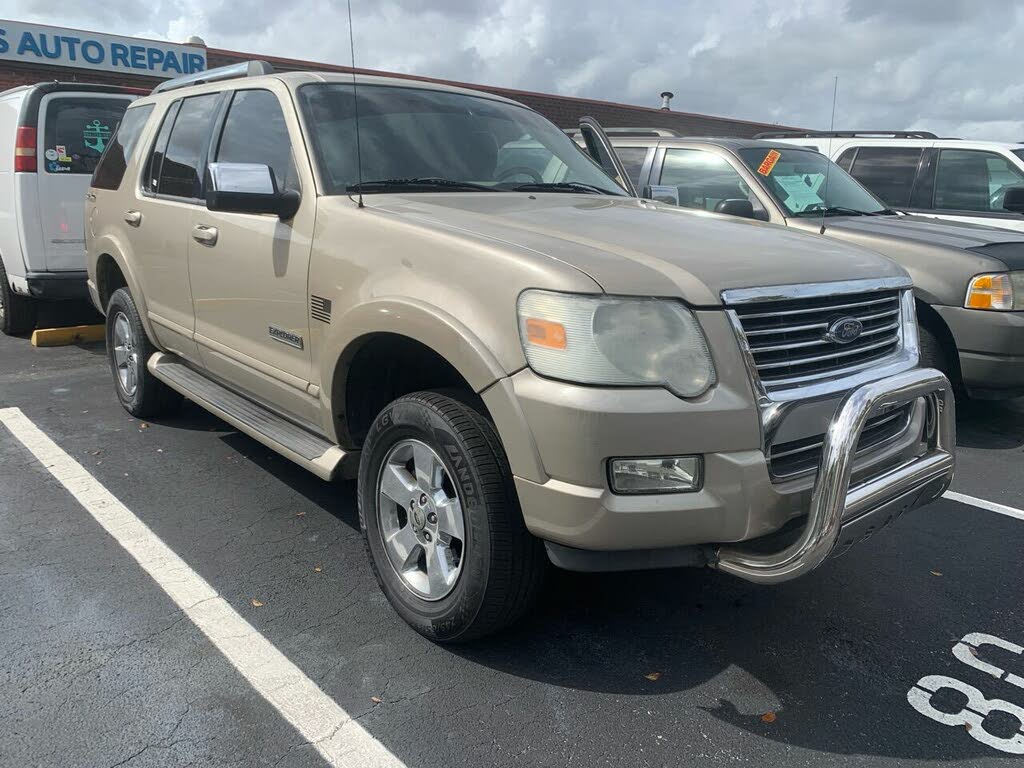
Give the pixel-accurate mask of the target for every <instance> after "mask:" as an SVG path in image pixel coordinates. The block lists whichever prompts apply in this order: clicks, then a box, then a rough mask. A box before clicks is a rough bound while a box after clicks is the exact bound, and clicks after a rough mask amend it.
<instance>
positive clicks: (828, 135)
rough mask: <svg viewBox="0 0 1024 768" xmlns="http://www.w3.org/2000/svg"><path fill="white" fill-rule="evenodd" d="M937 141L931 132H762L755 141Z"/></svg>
mask: <svg viewBox="0 0 1024 768" xmlns="http://www.w3.org/2000/svg"><path fill="white" fill-rule="evenodd" d="M867 137H874V138H879V139H937V138H939V137H938V136H936V135H935V134H934V133H932V132H931V131H763V132H761V133H755V134H754V136H753V138H755V139H854V138H867Z"/></svg>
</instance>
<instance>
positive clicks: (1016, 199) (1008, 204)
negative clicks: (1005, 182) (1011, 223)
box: [1003, 187, 1024, 213]
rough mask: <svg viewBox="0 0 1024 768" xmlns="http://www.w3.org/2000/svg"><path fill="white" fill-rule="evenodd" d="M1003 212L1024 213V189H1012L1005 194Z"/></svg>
mask: <svg viewBox="0 0 1024 768" xmlns="http://www.w3.org/2000/svg"><path fill="white" fill-rule="evenodd" d="M1003 210H1005V211H1012V212H1013V213H1024V187H1010V188H1009V189H1007V190H1006V192H1004V193H1003Z"/></svg>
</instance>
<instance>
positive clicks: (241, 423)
mask: <svg viewBox="0 0 1024 768" xmlns="http://www.w3.org/2000/svg"><path fill="white" fill-rule="evenodd" d="M587 135H588V137H589V138H588V147H592V148H593V151H594V152H596V153H597V157H596V161H595V160H592V159H591V158H590V157H588V156H587V154H585V153H584V152H583V151H581V150H580V149H578V148H577V147H576V146H575V145H574V144H573V142H572V141H571V140H570V139H569V138H568V137H567V136H566V135H565V134H564V133H563V132H562V131H561V130H559V129H558V128H556V127H555V126H554V125H552V124H551V123H549V122H547V121H546V120H545V119H544V118H542V117H541V116H540V115H538V114H537V113H535V112H533V111H531V110H529V109H527V108H526V107H523V106H521V105H519V104H516V103H514V102H511V101H508V100H506V99H502V98H499V97H496V96H493V95H490V94H484V93H475V92H472V91H466V90H461V89H458V88H453V87H449V86H444V85H438V84H433V83H425V82H417V81H412V80H400V79H385V78H374V77H360V78H359V79H358V81H357V82H355V83H354V82H353V81H352V80H351V79H350V78H348V77H347V76H346V77H343V76H335V75H329V74H320V73H287V74H274V73H273V71H272V70H271V69H270V68H269V65H266V64H263V63H260V62H253V63H250V64H249V65H243V66H242V67H241V68H229V69H227V70H226V71H217V70H214V71H210V72H206V73H203V74H202V75H199V76H195V77H192V78H191V79H183V80H177V81H170V82H168V83H164V84H163V85H161V86H160V87H158V88H157V89H156V91H155V92H154V93H153V94H152V95H151V96H149V97H145V98H141V99H139V100H138V101H136V102H134V103H133V104H132V105H131V107H130V108H129V109H128V110H127V112H126V114H125V117H124V120H123V121H122V123H121V125H120V128H119V130H118V132H117V134H116V137H115V140H114V141H113V142H112V143H111V145H110V148H109V149H108V151H107V153H106V155H105V156H104V157H103V159H102V161H101V163H100V166H99V167H98V168H97V170H96V174H95V177H94V180H93V186H92V188H91V190H90V194H89V204H88V208H87V213H86V217H87V226H86V230H87V247H88V254H89V289H90V291H91V293H92V298H93V301H94V302H95V304H96V306H97V307H98V308H99V309H100V310H101V311H103V312H104V313H105V314H106V317H107V348H108V352H109V357H110V367H111V371H112V373H113V378H114V383H115V388H116V391H117V395H118V397H119V398H120V400H121V403H122V404H123V405H124V407H125V408H126V409H127V410H128V411H129V412H130V413H132V414H134V415H136V416H138V417H146V418H150V417H153V416H156V415H158V414H161V413H167V412H168V411H169V410H170V409H171V408H173V407H174V406H175V405H177V403H178V401H179V400H180V399H181V397H182V396H185V397H187V398H188V399H190V400H192V401H193V402H195V403H197V404H199V405H201V406H202V407H204V408H206V409H208V410H209V411H211V412H213V413H215V414H216V415H218V416H220V417H221V418H222V419H224V420H225V421H227V422H229V423H230V424H232V425H233V426H234V427H236V428H237V429H239V430H241V431H242V432H245V433H247V434H249V435H251V436H252V437H253V438H255V439H256V440H258V441H260V442H261V443H263V444H264V445H267V446H269V447H270V448H272V449H274V450H275V451H278V452H280V453H281V454H283V455H284V456H287V457H288V458H289V459H292V460H293V461H295V462H297V463H298V464H300V465H302V466H304V467H306V468H307V469H309V470H310V471H312V472H314V473H315V474H316V475H318V476H319V477H321V478H324V479H325V480H331V479H335V478H341V477H356V478H358V503H359V515H360V523H361V525H362V528H363V532H364V535H365V540H366V547H367V551H368V553H369V557H370V562H371V563H372V565H373V568H374V571H375V573H376V575H377V578H378V580H379V582H380V586H381V588H382V589H383V591H384V593H385V594H386V595H387V597H388V599H389V600H390V601H391V603H392V605H394V607H395V609H396V610H397V611H398V612H399V613H400V614H401V616H402V617H403V618H404V619H405V620H406V621H407V622H408V623H409V624H411V625H412V626H413V627H414V628H415V629H416V630H418V631H419V632H421V633H423V634H424V635H427V636H428V637H431V638H434V639H436V640H441V641H460V640H468V639H470V638H474V637H479V636H481V635H483V634H486V633H488V632H492V631H494V630H496V629H498V628H500V627H502V626H504V625H506V624H507V623H509V622H510V621H512V620H514V619H515V618H516V617H518V616H520V615H521V614H522V613H523V612H524V611H525V610H526V609H527V608H528V606H529V605H530V603H531V601H532V600H533V599H534V598H535V597H536V596H537V594H538V592H539V590H540V586H541V583H542V579H543V576H544V574H545V572H546V570H547V567H548V563H549V561H550V562H553V563H554V564H556V565H558V566H560V567H563V568H568V569H573V570H580V571H597V570H616V569H635V568H647V567H666V566H679V565H690V566H694V565H706V566H710V567H713V568H717V569H720V570H722V571H725V572H727V573H730V574H734V575H736V576H738V577H740V578H744V579H749V580H751V581H754V582H759V583H765V584H771V583H776V582H782V581H785V580H788V579H792V578H795V577H797V576H800V575H803V574H806V573H808V572H809V571H811V570H812V569H814V568H815V567H816V566H818V565H820V564H821V563H822V562H823V561H824V560H825V559H826V558H827V557H829V556H830V555H832V554H836V553H838V552H841V551H843V550H845V549H846V548H847V547H849V546H850V545H852V544H853V543H855V542H857V541H859V540H860V539H863V538H865V537H866V536H867V535H868V534H870V533H871V532H873V531H875V530H877V529H878V528H880V527H882V526H883V525H885V524H886V523H888V522H890V521H891V520H893V519H895V518H896V517H898V516H899V515H900V514H901V513H903V512H905V511H906V510H908V509H910V508H913V507H916V506H920V505H922V504H925V503H927V502H928V501H930V500H932V499H934V498H935V497H936V496H938V495H939V494H941V493H942V492H943V491H944V490H945V489H946V487H947V486H948V484H949V482H950V479H951V477H952V473H953V464H954V459H953V444H954V434H953V432H954V426H953V423H954V422H953V416H954V414H953V401H952V400H951V395H950V385H949V382H948V381H947V380H946V379H945V378H944V377H943V376H942V374H941V373H939V372H938V371H935V370H930V369H920V368H918V367H917V363H918V337H917V328H916V326H915V320H914V301H913V295H912V293H911V283H910V280H909V279H908V278H907V276H906V273H905V272H904V271H903V270H902V269H901V268H900V267H898V266H897V265H896V264H894V263H893V262H891V261H889V260H887V259H885V258H882V257H881V256H878V255H877V254H875V253H872V252H870V251H866V250H863V249H860V248H857V247H854V246H851V245H846V244H843V243H839V242H834V241H828V240H825V239H823V238H816V237H813V236H809V235H805V234H801V233H797V232H791V231H787V230H786V229H784V228H782V227H776V226H773V225H770V224H764V223H761V222H756V221H740V220H736V219H734V218H731V217H727V216H720V215H717V214H708V213H695V212H691V211H684V210H681V209H679V208H676V207H674V206H671V205H663V204H660V203H656V202H652V201H645V200H638V199H636V198H634V197H630V196H629V195H627V194H626V193H625V192H624V190H623V189H622V188H621V187H620V186H619V185H618V184H617V183H616V182H615V181H614V180H613V179H612V175H614V174H612V175H610V174H608V173H606V172H605V171H603V170H602V168H601V167H600V165H599V161H602V160H608V159H609V157H610V158H611V159H613V160H614V153H609V150H608V145H607V142H606V137H604V136H603V133H602V132H601V131H600V130H599V126H596V125H590V126H589V130H588V134H587Z"/></svg>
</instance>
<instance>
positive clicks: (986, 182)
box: [935, 149, 1024, 212]
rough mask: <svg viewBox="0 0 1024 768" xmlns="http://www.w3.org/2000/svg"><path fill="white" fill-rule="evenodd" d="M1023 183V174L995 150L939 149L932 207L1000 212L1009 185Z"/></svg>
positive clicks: (1013, 185) (1014, 185)
mask: <svg viewBox="0 0 1024 768" xmlns="http://www.w3.org/2000/svg"><path fill="white" fill-rule="evenodd" d="M1021 185H1024V174H1022V173H1021V172H1020V171H1019V170H1017V168H1015V167H1014V166H1013V165H1012V164H1011V162H1010V161H1009V160H1008V159H1007V158H1005V157H1003V156H1002V155H999V154H996V153H995V152H980V151H977V150H970V149H943V150H941V151H940V152H939V163H938V167H937V168H936V171H935V207H936V208H940V209H945V210H958V211H985V212H1002V211H1003V196H1004V195H1005V194H1006V190H1007V189H1008V188H1009V187H1016V186H1021Z"/></svg>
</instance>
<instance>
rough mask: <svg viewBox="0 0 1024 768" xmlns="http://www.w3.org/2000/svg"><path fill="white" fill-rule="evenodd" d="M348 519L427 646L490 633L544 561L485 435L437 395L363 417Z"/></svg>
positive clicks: (514, 612) (526, 601)
mask: <svg viewBox="0 0 1024 768" xmlns="http://www.w3.org/2000/svg"><path fill="white" fill-rule="evenodd" d="M359 522H360V526H361V527H362V530H363V535H364V537H365V541H366V548H367V551H368V553H369V556H370V563H371V565H372V567H373V571H374V574H375V575H376V577H377V581H378V583H379V584H380V587H381V589H382V590H383V592H384V594H385V595H386V596H387V598H388V600H389V601H390V602H391V604H392V606H394V608H395V610H396V611H398V613H399V614H400V615H401V616H402V618H403V619H405V621H406V622H408V623H409V625H410V626H412V627H413V629H415V630H416V631H417V632H419V633H421V634H422V635H425V636H426V637H429V638H430V639H432V640H436V641H440V642H464V641H468V640H473V639H476V638H479V637H482V636H484V635H487V634H490V633H492V632H495V631H497V630H499V629H501V628H503V627H505V626H507V625H508V624H510V623H512V622H513V621H515V620H516V619H517V618H519V617H520V616H522V615H523V614H524V613H525V612H526V611H527V610H528V609H529V607H530V606H531V604H532V603H533V601H534V600H535V598H536V596H537V595H538V593H539V590H540V586H541V582H542V579H543V576H544V573H545V571H546V567H547V558H546V556H545V555H544V551H543V546H542V544H541V543H540V542H539V541H538V540H537V539H535V538H533V537H532V536H531V535H530V534H529V532H528V531H527V530H526V526H525V524H524V523H523V518H522V514H521V512H520V511H519V504H518V501H517V499H516V493H515V488H514V487H513V484H512V476H511V471H510V470H509V467H508V461H507V459H506V458H505V453H504V450H503V449H502V447H501V443H500V441H499V439H498V436H497V434H496V433H495V431H494V427H493V426H492V425H491V423H490V422H489V421H487V420H486V419H485V418H484V417H483V416H481V415H480V414H479V413H477V412H476V411H475V410H473V409H472V408H470V407H469V406H468V405H466V404H464V403H462V402H460V401H458V400H454V399H452V398H450V397H448V396H446V395H442V394H439V393H434V392H417V393H414V394H411V395H406V396H405V397H401V398H399V399H398V400H395V401H394V402H392V403H391V404H390V405H389V406H388V407H387V408H385V409H384V410H383V411H382V412H381V413H380V414H379V415H378V416H377V418H376V419H375V420H374V423H373V425H372V426H371V428H370V432H369V434H368V435H367V438H366V442H365V444H364V446H363V452H362V458H361V460H360V464H359Z"/></svg>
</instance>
